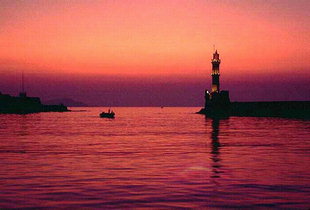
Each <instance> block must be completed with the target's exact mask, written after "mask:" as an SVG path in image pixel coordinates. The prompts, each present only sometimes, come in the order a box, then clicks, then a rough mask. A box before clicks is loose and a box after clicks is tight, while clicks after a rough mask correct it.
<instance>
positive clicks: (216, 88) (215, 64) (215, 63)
mask: <svg viewBox="0 0 310 210" xmlns="http://www.w3.org/2000/svg"><path fill="white" fill-rule="evenodd" d="M211 63H212V74H211V75H212V88H211V93H214V92H217V93H219V92H220V64H221V60H220V55H219V54H218V52H217V50H216V51H215V52H214V53H213V58H212V60H211Z"/></svg>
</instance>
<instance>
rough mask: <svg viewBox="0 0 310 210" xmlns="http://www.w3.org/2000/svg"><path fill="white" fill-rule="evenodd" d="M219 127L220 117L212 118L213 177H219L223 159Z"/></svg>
mask: <svg viewBox="0 0 310 210" xmlns="http://www.w3.org/2000/svg"><path fill="white" fill-rule="evenodd" d="M219 129H220V119H217V118H215V119H212V132H211V140H212V150H211V160H212V161H213V163H212V168H213V169H212V171H213V175H212V176H211V178H219V177H220V173H221V171H220V168H221V162H220V161H221V159H220V147H221V144H220V142H219V137H218V136H219Z"/></svg>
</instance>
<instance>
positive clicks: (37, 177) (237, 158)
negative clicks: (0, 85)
mask: <svg viewBox="0 0 310 210" xmlns="http://www.w3.org/2000/svg"><path fill="white" fill-rule="evenodd" d="M71 109H73V110H78V109H79V108H77V109H75V108H71ZM85 109H86V111H85V112H68V113H38V114H29V115H0V121H1V124H0V136H1V141H0V160H1V172H0V189H1V192H0V208H27V207H28V208H40V207H41V208H44V207H48V208H179V207H185V208H208V207H214V208H224V207H235V208H237V207H244V208H255V207H263V208H264V207H275V208H304V209H305V208H308V207H309V199H308V197H309V192H310V186H309V183H310V170H309V162H310V155H309V151H310V140H309V131H310V121H302V120H294V119H281V118H254V117H230V118H227V119H210V118H205V116H204V115H197V114H193V113H194V112H196V111H197V109H198V108H197V107H192V108H191V107H188V108H186V107H185V108H163V109H161V108H117V109H115V112H117V118H115V119H114V120H111V119H104V118H99V117H98V113H100V111H102V110H106V109H107V108H103V107H99V108H85Z"/></svg>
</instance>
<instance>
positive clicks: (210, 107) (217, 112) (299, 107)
mask: <svg viewBox="0 0 310 210" xmlns="http://www.w3.org/2000/svg"><path fill="white" fill-rule="evenodd" d="M211 63H212V74H211V75H212V87H211V92H209V91H208V90H206V91H205V106H204V108H202V109H201V110H200V111H199V112H197V114H204V115H206V116H207V117H227V116H244V117H246V116H248V117H287V118H301V119H310V101H268V102H231V101H230V98H229V91H227V90H220V79H219V78H220V71H219V69H220V63H221V60H220V56H219V54H218V52H217V50H216V51H215V52H214V54H213V58H212V60H211Z"/></svg>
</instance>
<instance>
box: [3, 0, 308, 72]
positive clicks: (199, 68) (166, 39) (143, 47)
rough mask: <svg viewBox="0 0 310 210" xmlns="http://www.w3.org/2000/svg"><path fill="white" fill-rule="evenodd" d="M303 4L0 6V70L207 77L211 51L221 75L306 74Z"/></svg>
mask: <svg viewBox="0 0 310 210" xmlns="http://www.w3.org/2000/svg"><path fill="white" fill-rule="evenodd" d="M309 4H310V3H309V1H306V0H298V1H290V0H270V1H263V2H262V1H260V0H251V1H248V0H239V1H237V0H235V1H230V0H216V1H210V0H191V1H189V0H186V1H185V0H169V1H167V0H157V1H156V0H153V1H151V0H105V1H95V0H90V1H84V0H71V1H70V0H69V1H61V0H44V1H42V0H33V1H14V0H1V1H0V16H1V20H0V21H1V22H0V24H1V30H0V71H2V72H3V71H6V72H10V71H11V72H14V71H19V70H21V69H25V70H26V71H28V72H36V73H42V74H43V73H44V74H45V73H51V72H53V73H56V74H57V73H59V74H61V73H67V74H103V75H107V74H108V75H111V74H113V75H115V74H116V75H127V74H132V75H142V74H143V75H171V74H178V75H191V76H200V75H201V74H209V72H210V58H211V54H212V51H213V44H215V45H216V48H217V49H219V52H220V55H221V58H222V60H223V62H222V66H221V71H222V73H223V74H226V75H227V76H235V75H241V74H251V75H253V74H268V73H269V72H272V73H278V72H281V73H285V74H287V75H290V74H292V73H296V72H297V73H302V74H305V73H307V72H305V71H309V67H310V61H309V59H308V58H309V57H310V47H309V43H310V26H309V25H310V24H309V23H310V16H309V13H308V12H309V10H310V5H309ZM307 75H308V74H307Z"/></svg>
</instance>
